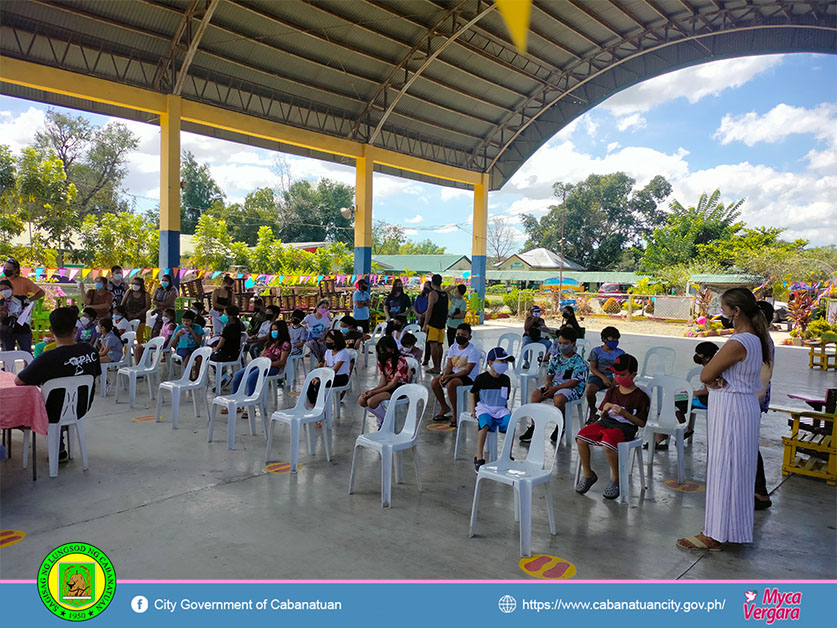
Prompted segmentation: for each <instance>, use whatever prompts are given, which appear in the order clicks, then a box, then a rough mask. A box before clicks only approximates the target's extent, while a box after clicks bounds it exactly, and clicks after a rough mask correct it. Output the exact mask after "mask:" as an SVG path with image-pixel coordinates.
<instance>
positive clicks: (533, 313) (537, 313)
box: [532, 312, 541, 318]
mask: <svg viewBox="0 0 837 628" xmlns="http://www.w3.org/2000/svg"><path fill="white" fill-rule="evenodd" d="M532 316H534V317H535V318H540V317H541V313H540V312H532Z"/></svg>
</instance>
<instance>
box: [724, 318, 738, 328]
mask: <svg viewBox="0 0 837 628" xmlns="http://www.w3.org/2000/svg"><path fill="white" fill-rule="evenodd" d="M721 325H722V326H723V328H724V329H733V328H734V327H735V325H734V324H733V322H732V319H729V318H727V317H726V316H722V317H721Z"/></svg>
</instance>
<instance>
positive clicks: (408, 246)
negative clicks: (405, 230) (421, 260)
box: [398, 239, 445, 255]
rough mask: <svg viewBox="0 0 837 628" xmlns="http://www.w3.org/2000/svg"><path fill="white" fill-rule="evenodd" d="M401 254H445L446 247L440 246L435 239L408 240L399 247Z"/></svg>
mask: <svg viewBox="0 0 837 628" xmlns="http://www.w3.org/2000/svg"><path fill="white" fill-rule="evenodd" d="M398 253H399V254H400V255H444V254H445V247H443V246H439V245H437V244H435V243H434V242H433V240H430V239H425V240H420V241H419V242H414V241H412V240H407V241H406V242H405V243H404V244H402V245H401V247H400V248H399V249H398Z"/></svg>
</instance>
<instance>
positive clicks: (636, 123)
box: [608, 113, 647, 152]
mask: <svg viewBox="0 0 837 628" xmlns="http://www.w3.org/2000/svg"><path fill="white" fill-rule="evenodd" d="M646 124H647V122H646V121H645V118H644V117H642V114H639V113H632V114H631V115H629V116H623V117H621V118H619V119H618V120H616V128H617V129H619V130H620V131H627V130H628V129H644V128H645V125H646ZM608 152H610V151H608Z"/></svg>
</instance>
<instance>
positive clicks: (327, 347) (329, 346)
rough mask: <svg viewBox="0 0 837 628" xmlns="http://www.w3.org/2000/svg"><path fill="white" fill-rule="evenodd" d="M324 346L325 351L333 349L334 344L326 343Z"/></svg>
mask: <svg viewBox="0 0 837 628" xmlns="http://www.w3.org/2000/svg"><path fill="white" fill-rule="evenodd" d="M325 345H326V349H334V343H333V342H327V343H325Z"/></svg>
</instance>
